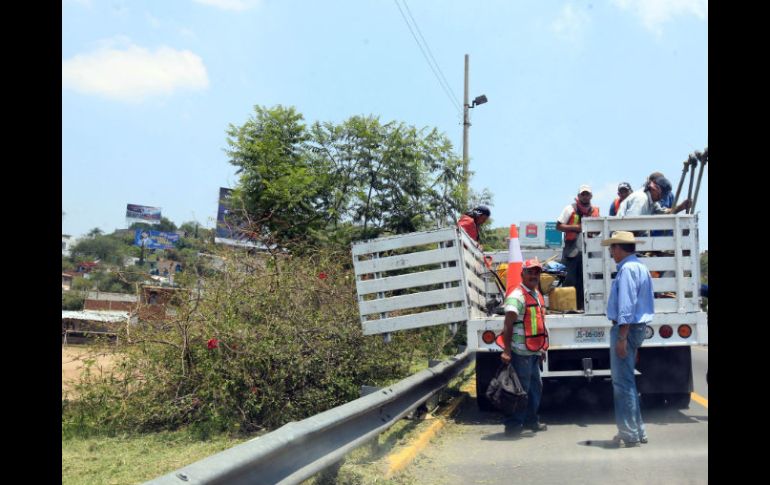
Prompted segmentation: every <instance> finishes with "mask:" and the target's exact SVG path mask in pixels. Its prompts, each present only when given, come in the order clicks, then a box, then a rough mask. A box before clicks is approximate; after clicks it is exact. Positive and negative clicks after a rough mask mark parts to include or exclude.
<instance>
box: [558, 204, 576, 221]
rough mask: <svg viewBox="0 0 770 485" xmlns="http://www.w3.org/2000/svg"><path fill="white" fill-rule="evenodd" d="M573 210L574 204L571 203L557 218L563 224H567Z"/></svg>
mask: <svg viewBox="0 0 770 485" xmlns="http://www.w3.org/2000/svg"><path fill="white" fill-rule="evenodd" d="M572 212H574V209H573V208H572V204H570V205H568V206H567V207H565V208H564V210H563V211H561V215H560V216H559V218H558V219H556V220H557V221H558V222H561V223H562V224H566V223H567V222H569V218H570V216H571V215H572Z"/></svg>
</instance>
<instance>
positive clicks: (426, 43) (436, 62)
mask: <svg viewBox="0 0 770 485" xmlns="http://www.w3.org/2000/svg"><path fill="white" fill-rule="evenodd" d="M401 1H402V2H404V7H406V13H408V14H409V18H410V19H412V23H414V27H415V28H416V29H417V33H418V34H420V38H421V39H422V42H423V44H425V48H426V49H427V50H428V54H429V55H430V58H431V59H432V60H433V64H434V65H435V66H436V69H437V70H438V72H439V74H440V75H441V79H443V80H444V85H445V86H446V87H447V88H449V91H450V92H451V93H452V96H453V97H454V100H455V102H456V103H457V105H458V106H460V105H461V103H460V98H458V97H457V95H456V94H455V92H454V91H453V90H452V85H451V84H449V82H448V81H447V80H446V76H444V73H443V72H442V71H441V66H439V65H438V61H436V58H435V57H434V56H433V52H432V51H431V50H430V45H429V44H428V41H427V40H425V37H423V35H422V31H421V30H420V26H419V24H418V23H417V20H415V18H414V16H413V15H412V10H411V9H410V8H409V4H408V3H406V0H401Z"/></svg>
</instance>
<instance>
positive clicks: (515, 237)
mask: <svg viewBox="0 0 770 485" xmlns="http://www.w3.org/2000/svg"><path fill="white" fill-rule="evenodd" d="M509 234H510V239H509V240H508V269H507V274H506V275H505V280H506V281H505V296H506V297H507V296H508V295H510V294H511V292H512V291H513V290H514V288H518V287H519V285H521V266H522V265H523V264H524V258H523V257H522V255H521V246H520V245H519V230H518V229H517V228H516V224H511V229H510V232H509Z"/></svg>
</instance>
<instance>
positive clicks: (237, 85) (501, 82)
mask: <svg viewBox="0 0 770 485" xmlns="http://www.w3.org/2000/svg"><path fill="white" fill-rule="evenodd" d="M399 7H400V9H399ZM402 12H403V16H402ZM62 13H63V16H62V173H63V176H62V209H63V210H64V211H65V213H66V215H65V216H64V217H63V219H62V232H63V233H66V234H71V235H74V236H76V237H79V236H80V235H82V234H84V233H85V232H87V231H88V230H90V229H92V228H94V227H99V228H101V229H102V230H105V231H107V232H111V231H112V230H114V229H118V228H122V227H125V208H126V204H127V203H132V204H143V205H149V206H155V207H161V208H162V211H163V215H164V216H165V217H168V218H170V219H171V220H173V221H174V222H176V223H177V224H181V223H182V222H185V221H190V220H196V221H198V222H200V223H201V224H203V225H205V226H208V227H213V226H214V219H215V217H216V209H217V197H218V190H219V187H231V186H233V185H234V184H235V183H236V181H237V178H236V176H235V170H234V167H232V166H231V165H230V164H229V163H228V162H227V157H226V155H225V153H224V151H223V150H224V148H225V147H226V134H225V132H226V129H227V127H228V125H229V124H230V123H232V124H235V125H240V124H242V123H243V122H245V121H246V120H247V119H248V118H249V116H250V115H251V114H252V113H253V106H255V105H263V106H274V105H277V104H282V105H284V106H294V107H295V108H296V109H297V110H298V111H299V112H300V113H302V114H303V115H304V117H305V121H306V122H307V123H308V124H310V123H312V122H315V121H333V122H340V121H342V120H345V119H347V118H348V117H350V116H353V115H376V116H379V117H380V119H381V121H383V122H387V121H391V120H398V121H403V122H405V123H407V124H411V125H415V126H418V127H436V128H438V129H439V130H440V131H442V132H444V133H446V135H447V136H448V137H449V138H450V140H451V141H452V143H453V144H454V146H455V150H456V152H457V153H458V155H460V156H461V155H462V110H461V103H462V95H463V68H464V55H465V54H469V55H470V98H471V99H473V98H474V97H476V96H478V95H480V94H485V95H486V96H487V98H488V99H489V102H488V103H487V104H484V105H480V106H477V107H476V108H474V109H472V110H471V122H472V127H471V128H470V142H469V151H470V168H471V170H472V171H473V172H474V175H473V178H472V180H471V186H472V187H473V188H474V189H476V190H480V189H483V188H488V189H489V190H490V191H491V192H492V193H493V195H494V204H493V205H492V215H493V219H494V223H495V224H494V225H495V226H506V225H508V224H511V223H517V224H518V223H519V222H520V221H523V220H533V221H536V220H542V221H554V220H555V219H556V218H557V217H558V215H559V213H560V212H561V210H562V209H563V207H564V206H565V205H567V204H568V203H569V202H570V201H571V200H573V198H574V196H575V194H576V192H577V190H578V187H579V186H580V185H581V184H590V185H591V186H592V187H593V190H594V200H593V202H594V203H595V204H597V205H599V206H600V208H601V213H602V214H603V215H606V214H607V213H608V208H609V205H610V203H611V201H612V199H613V198H614V196H615V190H616V187H617V184H618V183H619V182H622V181H627V182H630V183H631V185H632V186H634V187H635V188H636V187H639V186H641V184H642V182H643V181H644V179H645V177H646V176H647V175H648V174H649V173H650V172H653V171H656V170H657V171H662V172H663V173H664V174H666V175H667V176H668V178H669V179H670V180H671V183H672V184H674V187H675V188H676V184H677V183H678V181H679V178H680V174H681V170H682V162H683V161H684V160H685V159H686V158H687V155H688V154H689V153H692V152H693V151H695V150H702V149H703V148H704V147H706V146H707V145H708V2H707V1H706V0H669V1H665V0H607V1H602V2H599V1H594V2H588V1H576V0H572V1H547V2H532V1H502V0H501V1H460V0H457V1H454V0H378V1H374V0H360V1H338V0H325V1H323V2H315V1H310V0H282V1H278V0H164V1H162V2H158V1H141V0H134V1H130V2H129V1H122V0H111V1H98V0H63V1H62ZM409 14H411V16H412V17H413V18H414V20H415V21H416V25H417V28H419V32H418V31H417V30H416V28H415V27H414V24H411V25H412V28H413V29H415V30H414V32H415V35H417V37H418V38H420V34H422V37H424V39H425V40H427V43H428V46H429V49H430V53H431V54H432V56H433V58H435V60H436V63H437V64H438V67H439V68H440V70H441V73H442V74H443V76H444V78H445V79H446V80H447V82H448V84H449V88H450V90H451V93H450V94H447V93H445V91H444V90H443V89H442V87H441V85H440V84H439V81H438V80H437V77H436V75H434V73H433V72H432V70H431V68H430V67H429V64H428V61H426V59H425V57H424V56H423V54H422V53H421V51H420V48H419V47H418V44H417V42H416V41H415V39H414V38H413V36H412V34H411V33H410V30H409V28H408V27H407V24H406V22H405V20H404V16H406V18H407V19H409V21H410V22H411V18H410V17H409ZM688 180H689V179H688ZM697 210H698V212H699V213H700V219H701V249H707V248H708V168H706V171H705V173H704V175H703V181H702V185H701V190H700V193H699V195H698V203H697Z"/></svg>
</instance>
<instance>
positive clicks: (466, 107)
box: [461, 54, 487, 210]
mask: <svg viewBox="0 0 770 485" xmlns="http://www.w3.org/2000/svg"><path fill="white" fill-rule="evenodd" d="M486 102H487V97H486V96H485V95H483V94H482V95H481V96H477V97H476V98H475V99H474V100H473V104H468V54H465V92H464V94H463V188H462V200H461V203H462V205H463V210H467V209H470V207H468V194H470V186H469V184H468V178H469V177H468V128H470V126H471V120H470V109H471V108H475V107H476V106H477V105H479V104H484V103H486Z"/></svg>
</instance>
